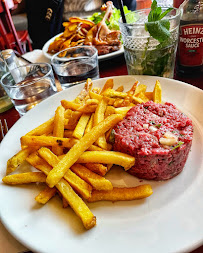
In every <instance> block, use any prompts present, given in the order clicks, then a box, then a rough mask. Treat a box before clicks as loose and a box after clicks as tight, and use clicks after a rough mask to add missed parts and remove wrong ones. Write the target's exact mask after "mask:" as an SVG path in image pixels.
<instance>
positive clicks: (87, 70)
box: [51, 46, 99, 89]
mask: <svg viewBox="0 0 203 253" xmlns="http://www.w3.org/2000/svg"><path fill="white" fill-rule="evenodd" d="M51 64H52V66H53V68H54V71H55V73H56V74H57V76H58V79H59V82H60V83H61V86H62V88H63V89H66V88H68V87H70V86H73V85H76V84H79V83H82V82H85V81H86V80H87V78H91V79H97V78H99V67H98V53H97V49H96V48H95V47H92V46H77V47H70V48H67V49H65V50H63V51H60V52H58V53H57V54H55V55H53V57H52V59H51Z"/></svg>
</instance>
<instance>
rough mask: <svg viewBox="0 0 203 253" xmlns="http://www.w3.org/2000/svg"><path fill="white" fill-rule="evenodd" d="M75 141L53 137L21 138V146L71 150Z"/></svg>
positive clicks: (26, 136)
mask: <svg viewBox="0 0 203 253" xmlns="http://www.w3.org/2000/svg"><path fill="white" fill-rule="evenodd" d="M75 143H77V140H76V139H74V138H59V137H53V136H28V135H25V136H22V137H21V145H27V146H30V147H33V146H40V147H43V146H45V147H49V146H51V147H63V148H71V147H72V146H73V145H74V144H75Z"/></svg>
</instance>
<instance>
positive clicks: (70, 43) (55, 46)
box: [47, 17, 95, 57]
mask: <svg viewBox="0 0 203 253" xmlns="http://www.w3.org/2000/svg"><path fill="white" fill-rule="evenodd" d="M63 26H64V32H63V33H62V34H61V35H59V36H58V37H56V38H55V40H54V41H53V42H51V43H50V45H49V47H48V51H47V52H48V53H50V54H55V53H57V52H60V51H62V50H64V49H66V48H69V47H76V46H81V45H84V42H85V38H86V36H87V33H88V32H89V30H90V29H91V28H92V27H94V26H95V23H94V22H92V21H90V20H87V19H83V18H79V17H70V18H69V21H68V22H64V23H63ZM65 53H66V52H65ZM65 53H61V54H60V56H61V57H64V56H65Z"/></svg>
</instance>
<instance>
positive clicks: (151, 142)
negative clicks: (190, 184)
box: [113, 101, 193, 180]
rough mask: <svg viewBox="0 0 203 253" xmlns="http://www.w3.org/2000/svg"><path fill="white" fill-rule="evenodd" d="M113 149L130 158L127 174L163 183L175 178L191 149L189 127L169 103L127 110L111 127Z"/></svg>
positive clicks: (145, 104) (188, 121)
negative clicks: (112, 129) (133, 163)
mask: <svg viewBox="0 0 203 253" xmlns="http://www.w3.org/2000/svg"><path fill="white" fill-rule="evenodd" d="M114 135H115V141H114V144H113V149H114V150H115V151H120V152H123V153H127V154H129V155H132V156H134V157H135V158H136V159H135V165H134V166H133V167H132V168H131V169H130V170H129V173H130V174H132V175H134V176H136V177H138V178H142V179H149V180H167V179H170V178H172V177H174V176H176V175H177V174H179V173H180V172H181V171H182V169H183V167H184V165H185V162H186V160H187V157H188V153H189V151H190V148H191V145H192V137H193V125H192V121H191V119H189V118H188V117H187V116H186V115H185V114H184V113H182V112H180V111H179V110H178V109H177V108H176V106H175V105H174V104H172V103H168V102H166V103H165V104H156V103H154V102H153V101H149V102H146V103H143V104H138V105H136V106H134V107H133V108H131V109H130V110H129V111H128V113H127V115H126V116H125V118H124V119H123V120H122V121H121V122H119V123H118V124H117V125H116V126H115V127H114Z"/></svg>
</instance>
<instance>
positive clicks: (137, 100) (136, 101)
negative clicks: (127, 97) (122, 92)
mask: <svg viewBox="0 0 203 253" xmlns="http://www.w3.org/2000/svg"><path fill="white" fill-rule="evenodd" d="M132 100H133V102H134V103H139V104H142V103H144V101H143V100H142V99H141V98H138V97H136V96H132Z"/></svg>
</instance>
